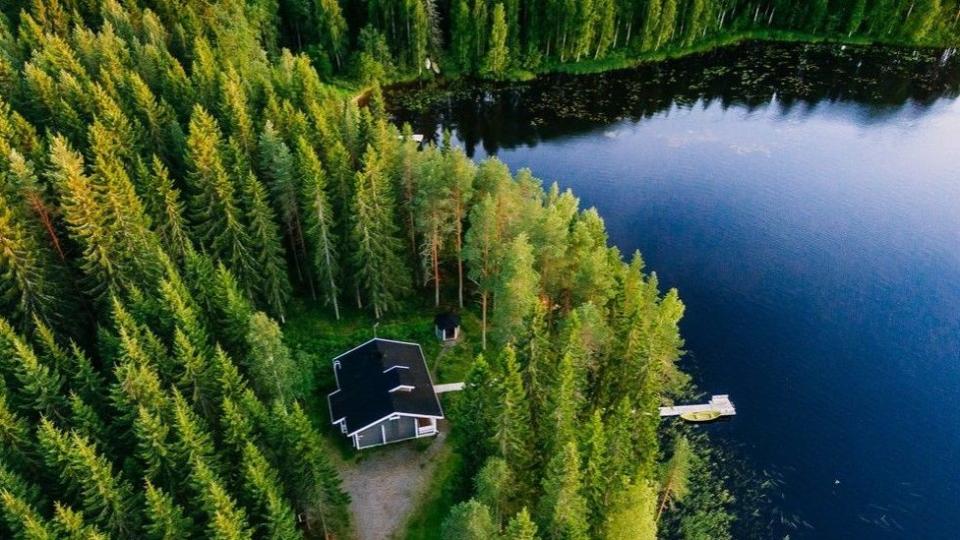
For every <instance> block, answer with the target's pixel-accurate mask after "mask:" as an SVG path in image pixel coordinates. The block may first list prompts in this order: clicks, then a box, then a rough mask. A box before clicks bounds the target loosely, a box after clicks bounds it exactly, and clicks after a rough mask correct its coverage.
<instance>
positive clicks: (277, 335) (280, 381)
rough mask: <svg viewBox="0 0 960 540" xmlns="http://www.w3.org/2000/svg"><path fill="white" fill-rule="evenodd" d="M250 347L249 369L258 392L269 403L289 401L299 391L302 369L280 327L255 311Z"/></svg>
mask: <svg viewBox="0 0 960 540" xmlns="http://www.w3.org/2000/svg"><path fill="white" fill-rule="evenodd" d="M247 347H248V350H249V353H248V354H247V359H246V365H247V371H248V373H250V379H251V383H252V384H253V386H254V388H255V389H256V390H257V393H258V394H259V395H260V397H261V398H262V399H264V400H265V401H267V402H270V401H273V400H279V401H280V402H281V403H283V404H285V405H286V404H289V403H290V402H291V401H292V400H293V399H294V398H295V397H296V396H297V392H298V391H299V386H300V385H299V380H298V377H299V370H298V369H297V366H296V365H295V364H294V361H293V357H292V356H291V354H290V350H289V349H288V348H287V346H286V345H285V344H284V343H283V334H282V333H281V332H280V327H279V326H277V323H276V322H275V321H273V320H272V319H270V317H268V316H267V315H266V314H264V313H261V312H257V313H255V314H254V315H253V317H251V318H250V327H249V330H248V332H247Z"/></svg>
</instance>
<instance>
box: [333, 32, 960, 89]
mask: <svg viewBox="0 0 960 540" xmlns="http://www.w3.org/2000/svg"><path fill="white" fill-rule="evenodd" d="M749 42H758V43H789V44H801V45H806V44H809V45H815V44H832V45H841V46H842V45H846V46H851V47H864V48H869V47H891V48H898V49H911V50H942V49H951V48H955V47H960V45H951V44H936V43H907V42H903V41H896V40H890V41H885V40H875V39H868V38H859V37H856V36H854V37H848V38H844V37H838V36H818V35H813V34H804V33H800V32H789V31H759V30H751V31H744V32H737V33H731V34H727V35H724V36H716V37H715V38H713V39H709V40H705V41H702V42H699V43H697V44H694V45H692V46H689V47H677V48H664V49H660V50H658V51H652V52H639V53H636V52H631V51H626V50H621V51H617V52H614V53H612V54H610V55H608V56H607V57H606V58H602V59H597V60H593V59H588V60H581V61H579V62H562V63H561V62H553V63H548V64H545V65H544V66H543V67H542V68H541V69H539V70H537V71H527V70H520V69H518V70H514V71H512V72H511V74H512V75H514V76H512V77H505V78H502V79H491V78H485V77H481V76H479V75H475V74H469V73H467V74H465V73H462V72H459V71H450V72H446V73H444V74H442V75H439V76H436V77H431V78H423V79H421V78H418V76H417V75H416V74H412V73H411V74H401V75H399V76H398V77H394V78H392V79H388V80H385V81H383V82H382V83H381V84H380V86H381V89H382V90H383V91H384V93H385V94H386V93H390V92H397V91H406V90H411V89H413V90H421V91H422V90H444V89H448V88H450V87H452V86H454V85H457V84H460V83H469V84H477V85H479V84H488V85H495V86H501V85H511V84H524V83H530V82H533V81H535V80H537V79H541V78H545V77H549V76H552V75H574V76H578V75H599V74H603V73H612V72H617V71H628V70H631V69H636V68H637V67H640V66H642V65H648V64H658V63H661V62H667V61H670V60H677V59H682V58H686V57H689V56H695V55H698V54H705V53H709V52H712V51H715V50H717V49H723V48H728V47H736V46H739V45H743V44H745V43H749ZM355 82H356V81H353V80H343V81H340V83H341V84H346V85H352V84H354V83H355ZM418 86H419V88H417V87H418ZM372 90H373V86H372V85H365V86H363V87H360V88H356V90H355V91H354V92H352V97H351V98H350V99H351V101H352V102H353V103H355V104H358V105H362V104H363V103H364V102H365V101H366V100H367V98H368V97H369V94H370V92H371V91H372Z"/></svg>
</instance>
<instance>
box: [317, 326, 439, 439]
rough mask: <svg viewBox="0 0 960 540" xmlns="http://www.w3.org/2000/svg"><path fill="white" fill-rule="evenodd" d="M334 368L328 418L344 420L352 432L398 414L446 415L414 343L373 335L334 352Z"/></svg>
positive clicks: (348, 430)
mask: <svg viewBox="0 0 960 540" xmlns="http://www.w3.org/2000/svg"><path fill="white" fill-rule="evenodd" d="M337 365H339V367H337ZM333 369H334V373H335V374H336V377H337V387H338V388H339V390H336V391H334V392H333V393H331V394H330V396H329V401H330V420H331V421H332V422H334V423H337V422H338V421H339V420H340V419H341V418H342V419H344V421H345V422H346V425H347V434H348V435H349V434H352V433H354V432H355V431H358V430H361V429H363V428H365V427H367V426H369V425H370V424H373V423H376V422H377V421H379V420H381V419H383V418H386V417H388V416H390V415H391V414H394V413H401V414H410V415H415V416H435V417H438V418H442V417H443V410H442V409H441V408H440V400H438V399H437V394H436V392H434V390H433V381H432V380H431V379H430V373H429V372H428V371H427V364H426V361H425V360H424V358H423V351H422V350H421V349H420V346H419V345H417V344H416V343H404V342H400V341H391V340H386V339H376V338H375V339H372V340H370V341H368V342H366V343H364V344H363V345H360V346H359V347H357V348H355V349H352V350H350V351H347V352H345V353H343V354H341V355H340V356H338V357H336V358H335V359H334V368H333ZM398 387H400V389H397V388H398ZM410 387H412V388H410ZM391 390H394V391H392V392H391Z"/></svg>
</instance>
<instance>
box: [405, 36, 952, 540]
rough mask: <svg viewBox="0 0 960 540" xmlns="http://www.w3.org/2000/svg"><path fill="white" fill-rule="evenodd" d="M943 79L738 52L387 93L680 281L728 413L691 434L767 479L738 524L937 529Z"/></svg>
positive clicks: (852, 531)
mask: <svg viewBox="0 0 960 540" xmlns="http://www.w3.org/2000/svg"><path fill="white" fill-rule="evenodd" d="M958 88H960V60H958V59H957V58H953V57H951V55H950V54H949V53H946V54H944V53H943V52H942V51H922V52H914V51H895V50H886V49H857V48H846V49H840V48H838V47H834V46H797V45H759V44H747V45H742V46H738V47H734V48H730V49H725V50H721V51H716V52H713V53H709V54H705V55H702V56H697V57H693V58H687V59H684V60H679V61H674V62H670V63H667V64H661V65H658V66H647V67H641V68H639V69H637V70H632V71H627V72H619V73H613V74H606V75H600V76H590V77H583V78H573V77H551V78H548V79H545V80H542V81H539V82H536V83H534V84H532V85H528V86H521V87H513V88H499V89H492V90H489V91H487V90H484V91H478V90H464V91H459V90H456V89H453V90H451V91H449V92H446V93H441V94H437V93H435V92H434V93H431V94H429V95H430V96H432V97H431V98H430V99H427V98H426V97H425V96H426V95H427V94H424V93H417V92H410V91H406V92H403V93H399V94H397V95H393V96H390V97H389V100H390V102H391V103H392V104H394V105H396V106H397V107H398V110H397V111H396V115H397V117H398V118H399V119H400V120H408V121H411V123H413V125H414V130H415V131H416V132H419V133H425V134H428V135H429V134H434V133H436V132H437V130H438V128H439V127H440V126H443V127H447V128H450V129H451V130H452V131H453V133H454V137H455V140H456V142H458V144H461V145H464V146H465V147H466V148H467V150H468V151H469V152H470V153H472V154H473V155H474V156H475V157H476V158H482V157H484V156H486V155H490V154H496V155H497V156H499V158H500V159H501V160H503V161H504V162H506V163H507V164H509V165H510V167H511V168H512V169H517V168H520V167H529V168H531V169H532V170H533V171H534V172H535V174H536V175H537V176H538V177H540V178H543V179H544V180H545V181H554V180H555V181H557V182H559V183H560V185H561V186H562V187H570V188H572V189H573V190H574V191H575V192H576V194H577V195H579V197H580V198H581V201H582V206H583V207H589V206H596V207H597V208H598V209H599V211H600V213H601V214H602V215H603V217H604V218H605V219H606V223H607V227H608V229H609V232H610V237H611V240H612V241H613V242H614V243H616V244H617V245H618V246H619V247H620V248H621V250H622V251H623V252H625V253H629V252H632V251H633V250H634V249H639V250H640V251H641V252H642V253H643V255H644V258H645V259H646V261H647V265H648V268H650V269H653V270H656V272H657V274H658V275H659V277H660V280H661V283H663V284H664V285H666V286H676V287H678V288H679V289H680V293H681V296H682V297H683V299H684V301H685V302H686V304H687V307H688V309H687V316H686V318H685V319H684V321H683V324H682V329H683V333H684V336H685V337H686V340H687V348H688V349H689V351H690V354H689V356H688V358H687V360H686V361H687V363H688V367H689V368H690V369H691V370H692V371H693V372H694V373H695V378H696V382H697V384H698V385H699V386H700V387H701V388H702V389H703V390H705V391H707V392H712V393H729V394H730V395H731V397H732V399H733V401H734V402H735V403H736V405H737V409H738V416H737V417H736V419H735V420H733V421H731V422H728V423H722V424H716V425H712V426H709V427H707V428H704V429H708V430H709V431H710V432H711V435H712V436H713V437H714V438H716V439H719V440H722V441H725V442H726V443H727V444H729V445H730V446H732V447H734V448H735V452H736V453H737V454H738V455H739V456H741V457H742V458H743V460H744V462H745V463H748V464H749V467H750V468H751V469H752V470H754V471H756V474H757V476H758V477H759V479H760V480H765V479H770V480H772V481H767V484H766V487H767V490H768V492H769V494H770V496H771V498H772V500H771V502H770V503H769V505H768V506H769V507H767V508H764V509H763V517H762V519H760V520H758V521H761V522H763V523H764V525H765V527H764V528H763V532H762V533H757V534H758V535H761V536H769V537H776V538H783V537H784V536H786V535H789V536H790V538H793V539H797V538H829V539H832V538H838V539H840V538H842V539H847V538H857V539H859V538H911V539H941V538H943V539H947V538H950V539H953V538H958V535H960V100H957V96H958ZM781 516H784V517H783V518H782V520H783V522H781ZM771 520H772V521H773V524H772V525H769V524H768V522H769V521H771ZM803 521H806V522H807V523H808V524H809V525H804V524H803ZM791 523H793V525H791ZM811 527H812V528H811Z"/></svg>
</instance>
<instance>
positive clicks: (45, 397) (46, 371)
mask: <svg viewBox="0 0 960 540" xmlns="http://www.w3.org/2000/svg"><path fill="white" fill-rule="evenodd" d="M0 354H3V355H5V356H7V360H5V361H4V363H6V364H8V366H9V367H8V369H9V376H11V379H12V381H15V382H16V383H17V386H16V388H17V396H18V397H19V402H20V405H21V408H22V410H23V411H25V412H29V413H30V414H34V415H45V416H49V417H51V418H62V417H64V414H65V410H66V406H67V403H66V400H65V399H64V396H63V395H62V394H61V389H62V387H63V380H62V378H61V377H60V373H59V372H58V371H57V370H56V369H55V368H53V367H51V366H47V365H44V364H43V363H41V362H40V360H39V359H38V358H37V355H36V353H34V351H33V348H32V347H31V346H30V345H29V344H27V343H26V342H25V341H24V340H23V339H22V338H21V337H20V336H19V335H18V334H17V333H16V331H14V329H13V327H12V326H10V323H8V322H7V321H6V320H5V319H2V318H0Z"/></svg>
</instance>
